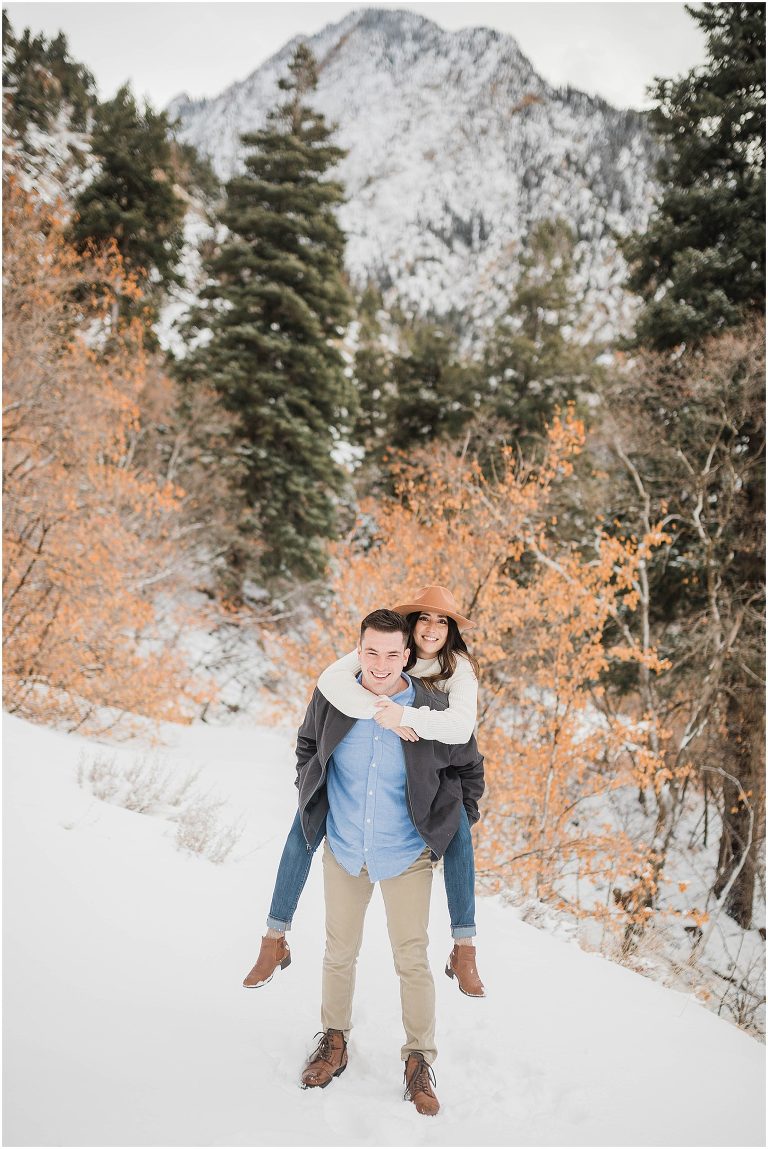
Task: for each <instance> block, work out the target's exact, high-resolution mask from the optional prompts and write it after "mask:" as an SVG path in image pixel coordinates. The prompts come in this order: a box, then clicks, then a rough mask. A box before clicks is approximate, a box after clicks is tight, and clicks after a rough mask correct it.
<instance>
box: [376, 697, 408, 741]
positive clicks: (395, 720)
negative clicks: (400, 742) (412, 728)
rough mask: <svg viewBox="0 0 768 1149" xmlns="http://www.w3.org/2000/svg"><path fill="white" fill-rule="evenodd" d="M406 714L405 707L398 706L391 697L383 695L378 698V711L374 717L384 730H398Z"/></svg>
mask: <svg viewBox="0 0 768 1149" xmlns="http://www.w3.org/2000/svg"><path fill="white" fill-rule="evenodd" d="M404 714H405V707H404V706H398V705H397V703H396V702H393V701H392V699H391V698H386V697H382V698H378V699H377V700H376V713H375V714H374V716H373V717H374V719H375V720H376V722H378V724H379V726H381V727H383V728H384V730H396V729H397V728H398V726H400V727H402V722H403V715H404ZM403 729H404V727H403ZM401 737H402V735H401Z"/></svg>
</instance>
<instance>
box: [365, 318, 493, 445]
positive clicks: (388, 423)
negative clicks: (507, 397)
mask: <svg viewBox="0 0 768 1149" xmlns="http://www.w3.org/2000/svg"><path fill="white" fill-rule="evenodd" d="M402 337H403V340H404V342H405V349H404V351H403V352H402V353H401V354H399V355H396V356H395V357H394V359H393V361H392V367H391V377H392V387H391V390H390V392H389V393H388V394H386V395H385V396H384V403H383V423H384V435H385V439H386V443H387V445H388V446H390V447H394V448H396V449H397V450H402V451H410V450H412V449H413V448H414V447H417V446H420V445H423V444H425V443H429V442H431V441H432V440H434V439H437V438H455V437H456V436H457V435H459V434H460V433H461V431H462V429H463V428H464V427H465V425H466V424H467V423H468V422H469V421H470V419H471V418H472V416H473V414H474V413H475V411H476V409H477V404H478V396H479V386H480V383H479V368H478V365H477V364H476V363H473V362H471V361H467V360H464V359H463V358H462V357H461V356H460V354H459V350H458V345H457V344H458V341H457V338H456V334H455V333H454V332H453V331H452V330H450V328H448V327H446V326H443V325H441V324H439V323H436V322H433V321H430V320H422V319H417V320H415V321H413V322H412V323H411V324H410V325H409V326H408V327H406V328H405V329H404V331H403V332H402Z"/></svg>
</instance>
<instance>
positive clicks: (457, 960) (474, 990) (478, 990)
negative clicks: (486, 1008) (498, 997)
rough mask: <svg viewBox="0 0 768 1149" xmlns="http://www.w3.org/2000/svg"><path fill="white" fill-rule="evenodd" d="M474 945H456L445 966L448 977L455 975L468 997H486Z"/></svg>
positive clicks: (462, 990) (460, 987)
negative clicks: (478, 970)
mask: <svg viewBox="0 0 768 1149" xmlns="http://www.w3.org/2000/svg"><path fill="white" fill-rule="evenodd" d="M476 952H477V951H476V950H475V947H474V946H454V947H453V949H452V950H451V954H450V957H449V958H448V961H447V963H446V966H445V972H446V973H447V974H448V977H455V978H456V980H457V981H458V983H459V989H460V990H461V992H462V993H465V994H466V995H467V997H485V987H484V985H483V983H482V982H481V981H480V975H479V974H478V972H477V965H476V960H475V954H476Z"/></svg>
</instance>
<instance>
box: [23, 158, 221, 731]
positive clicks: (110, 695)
mask: <svg viewBox="0 0 768 1149" xmlns="http://www.w3.org/2000/svg"><path fill="white" fill-rule="evenodd" d="M3 222H4V268H3V274H4V294H3V313H4V341H3V377H4V423H3V426H4V470H3V492H4V503H5V505H4V525H3V544H4V546H3V594H4V599H3V618H4V633H3V668H4V676H5V695H4V699H5V705H6V708H7V709H8V710H10V711H11V712H12V713H16V714H19V715H22V716H24V717H27V718H31V719H36V720H40V721H55V722H58V723H61V724H63V725H65V726H66V727H68V728H70V729H73V728H78V727H81V726H82V725H83V724H89V728H90V729H91V730H96V729H103V728H104V726H105V725H107V724H110V722H111V721H112V719H110V717H108V716H105V713H104V712H103V711H102V712H101V713H100V714H98V715H97V710H99V709H100V708H105V707H108V708H110V709H111V711H112V712H113V715H114V714H115V713H118V712H132V713H136V714H140V715H145V716H148V717H150V718H155V719H170V720H176V721H178V720H184V719H185V718H186V717H187V716H188V715H189V714H190V713H191V711H190V705H191V704H192V703H194V702H197V701H199V691H198V688H197V687H195V685H194V684H193V683H192V682H190V681H189V680H188V676H187V674H186V672H185V670H184V665H183V661H182V659H181V658H180V657H179V656H178V655H176V654H175V653H174V651H173V649H172V640H171V639H170V637H169V636H165V635H164V632H163V627H162V625H161V620H160V619H159V618H158V615H157V611H156V607H155V598H154V596H155V595H156V594H157V591H158V589H160V588H161V587H162V586H163V584H164V582H166V583H167V581H168V579H169V577H172V576H173V572H174V544H173V537H174V530H175V528H176V522H177V515H178V507H179V500H180V497H181V492H180V491H179V490H178V489H176V488H174V487H173V486H172V485H170V484H165V485H163V484H161V483H159V482H158V481H157V479H156V478H155V477H154V476H152V475H151V474H147V473H142V472H141V471H139V470H137V469H135V468H134V467H133V466H132V465H131V462H130V459H129V457H128V453H127V443H128V440H129V437H130V434H131V432H132V430H133V429H134V428H135V426H136V424H137V420H138V418H139V410H138V406H137V397H138V396H139V394H140V392H141V389H142V387H143V385H144V377H145V371H146V362H145V356H144V350H143V346H142V333H141V328H140V326H139V324H138V322H137V321H134V322H131V323H121V322H120V320H119V318H118V316H117V308H116V307H115V306H114V304H115V300H116V295H117V292H118V289H119V292H120V294H121V295H123V296H125V295H126V293H128V294H130V293H131V292H137V288H136V287H135V285H134V284H132V283H131V281H130V278H129V277H128V276H127V275H126V273H125V270H124V268H123V266H122V265H121V262H120V259H119V257H118V255H117V253H116V252H111V253H106V254H104V253H102V254H94V255H92V256H89V257H83V256H80V255H78V254H77V253H76V252H75V251H74V249H73V248H72V247H71V246H70V245H69V244H68V243H67V242H66V240H65V238H64V235H63V229H62V225H61V222H60V221H59V220H58V219H57V217H56V214H55V210H54V209H52V208H50V207H48V206H45V205H43V204H41V203H40V202H38V201H36V200H35V199H34V198H33V197H31V196H30V195H28V194H26V193H24V192H23V191H22V190H21V188H20V187H19V186H18V184H17V183H16V182H15V180H14V179H13V177H11V178H10V179H9V180H8V182H7V186H6V189H5V200H4V220H3Z"/></svg>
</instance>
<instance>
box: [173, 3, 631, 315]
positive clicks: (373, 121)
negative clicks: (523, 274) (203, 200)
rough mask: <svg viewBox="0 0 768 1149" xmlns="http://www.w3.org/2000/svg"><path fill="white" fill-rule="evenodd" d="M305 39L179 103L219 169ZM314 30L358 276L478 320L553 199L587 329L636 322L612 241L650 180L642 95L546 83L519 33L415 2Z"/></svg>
mask: <svg viewBox="0 0 768 1149" xmlns="http://www.w3.org/2000/svg"><path fill="white" fill-rule="evenodd" d="M297 42H298V41H297V40H293V41H291V42H289V43H288V44H286V45H285V47H284V48H283V49H282V50H281V51H280V52H279V53H277V55H275V56H274V57H272V58H271V59H270V60H268V61H267V62H266V63H265V64H263V65H262V66H261V67H260V68H258V69H257V70H256V71H255V72H253V74H252V75H251V76H249V77H248V78H247V79H246V80H244V81H242V82H241V83H237V84H233V85H232V86H231V87H230V88H228V89H227V90H226V91H225V92H223V93H222V94H221V95H220V96H219V97H218V98H216V99H213V100H206V101H198V102H192V101H189V100H188V99H186V98H185V97H179V98H178V99H177V100H175V101H174V102H173V104H172V105H171V109H170V110H171V111H172V112H173V113H174V114H176V115H177V116H178V117H179V119H180V121H181V125H182V127H181V135H182V137H183V138H185V139H188V140H190V141H192V142H193V143H194V144H196V145H197V146H198V147H199V148H200V149H201V150H202V151H204V152H206V153H207V154H208V155H209V156H211V158H212V160H213V162H214V164H215V166H216V168H217V169H218V171H219V173H220V174H221V175H222V176H225V177H226V176H229V175H230V174H231V173H232V172H234V171H235V170H237V169H238V168H239V167H240V166H241V161H242V149H241V147H240V143H239V137H240V135H241V133H242V132H245V131H251V130H254V129H255V128H258V127H260V126H261V125H262V124H263V122H264V118H265V115H266V113H267V111H268V110H269V109H270V107H272V106H273V105H274V104H275V103H276V102H278V99H279V98H280V96H281V95H282V94H281V93H280V92H279V90H278V88H277V81H278V79H279V77H280V76H282V75H284V74H285V73H286V71H287V64H288V61H289V59H290V58H291V55H292V53H293V50H294V48H295V46H296V43H297ZM307 42H308V43H309V45H310V47H311V48H312V50H313V52H314V53H315V55H316V57H317V59H318V63H319V77H320V80H319V86H318V90H317V93H316V97H315V100H316V105H317V107H318V108H319V109H320V110H321V111H322V112H323V113H324V115H325V116H326V117H327V118H328V120H329V121H332V122H334V123H336V124H337V125H338V132H337V141H338V143H339V144H340V145H341V146H343V147H344V148H346V149H348V152H349V154H348V156H347V158H346V159H345V160H344V161H343V163H342V164H341V165H340V168H339V171H338V176H339V178H340V179H341V180H342V181H343V182H344V184H345V186H346V190H347V196H348V202H347V203H346V204H345V205H344V206H343V207H342V208H341V209H340V212H339V218H340V222H341V224H342V226H343V228H344V230H345V231H346V233H347V236H348V249H347V264H348V268H349V272H350V275H351V278H352V279H353V281H354V282H355V283H356V284H358V285H361V284H363V283H364V282H365V281H366V280H367V279H369V278H373V279H375V280H376V281H377V282H378V283H379V284H380V285H381V286H382V287H383V288H384V289H385V293H386V294H385V298H386V299H387V300H388V302H394V300H395V299H398V300H400V301H401V302H402V303H404V304H405V306H406V307H407V308H409V309H411V310H413V311H418V312H421V313H422V314H429V313H433V314H437V315H446V314H451V313H453V314H456V315H460V316H462V317H463V318H464V319H466V320H468V321H470V322H471V324H472V325H473V326H474V327H476V328H478V327H479V328H482V326H483V324H485V323H487V322H490V321H491V320H492V319H493V318H494V317H495V316H496V315H498V314H499V313H500V312H502V311H503V310H504V307H505V304H506V302H507V300H508V298H509V294H510V291H511V290H512V288H513V286H514V283H515V280H516V277H517V273H518V260H519V256H520V253H521V250H522V248H523V247H524V245H525V241H526V236H527V234H528V232H529V230H530V228H531V226H532V224H534V223H535V222H536V221H537V220H540V219H542V218H546V217H554V216H560V217H563V218H564V219H566V220H567V221H568V223H569V224H570V225H571V227H572V229H573V231H574V233H575V236H576V239H577V249H576V254H577V262H578V273H577V287H578V289H579V290H580V291H581V292H582V293H583V295H584V297H585V302H586V309H587V312H588V314H589V316H590V329H591V333H592V334H595V335H598V336H603V337H610V336H611V335H614V334H615V333H616V332H617V331H620V330H623V329H625V328H626V326H627V323H628V319H629V315H630V311H631V308H632V301H631V300H629V299H628V298H627V296H626V295H625V293H624V291H623V289H622V281H623V276H624V264H623V260H622V258H621V256H620V254H619V252H618V249H617V242H616V241H617V238H618V237H620V236H622V235H624V234H626V233H627V232H628V231H630V230H633V229H636V228H642V227H643V226H644V225H645V222H646V220H647V217H648V212H649V208H650V204H651V196H652V192H653V182H652V176H651V171H652V166H653V161H654V146H653V142H652V140H651V137H650V136H649V134H648V131H647V129H646V127H645V121H644V117H643V116H642V115H641V114H640V113H638V112H634V111H626V110H625V111H621V110H617V109H616V108H613V107H611V106H610V105H609V104H607V103H606V102H605V101H604V100H601V99H596V98H592V97H589V96H587V95H585V94H583V93H581V92H577V91H573V90H570V89H565V90H564V89H555V88H552V87H551V86H550V85H548V84H547V83H546V82H545V81H544V80H543V79H542V78H541V77H540V76H538V75H537V74H536V72H535V71H534V70H533V68H532V66H531V64H530V62H529V61H528V60H527V59H526V57H525V56H524V55H523V54H522V52H521V51H520V49H519V47H518V45H517V43H516V41H515V40H514V39H513V38H512V37H510V36H505V35H502V34H501V33H498V32H494V31H491V30H489V29H486V28H468V29H464V30H462V31H460V32H446V31H443V30H442V29H441V28H439V27H438V26H437V25H436V24H434V23H433V22H432V21H430V20H427V19H425V18H424V17H422V16H419V15H416V14H415V13H412V12H405V11H398V10H393V9H374V8H368V9H363V10H359V11H356V12H353V13H350V15H348V16H347V17H346V18H345V19H344V20H342V21H341V22H340V23H337V24H334V25H331V26H329V27H327V28H325V29H324V30H323V31H322V32H320V33H319V34H318V35H316V36H314V37H312V38H308V39H307Z"/></svg>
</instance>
